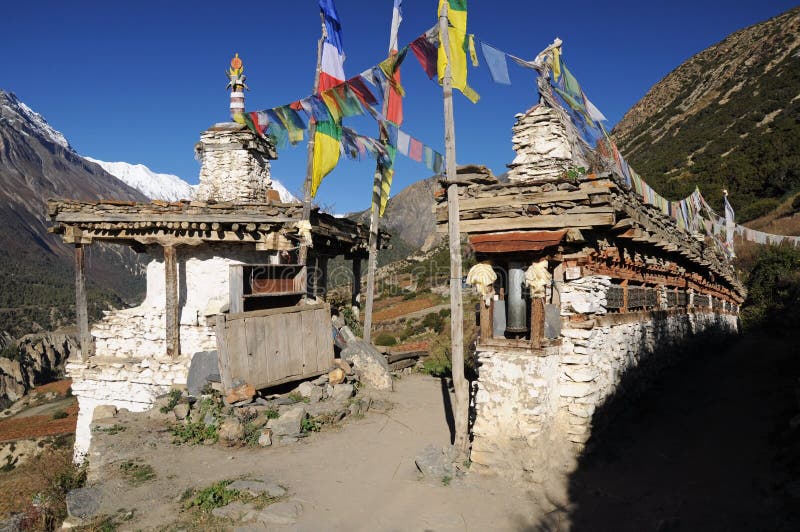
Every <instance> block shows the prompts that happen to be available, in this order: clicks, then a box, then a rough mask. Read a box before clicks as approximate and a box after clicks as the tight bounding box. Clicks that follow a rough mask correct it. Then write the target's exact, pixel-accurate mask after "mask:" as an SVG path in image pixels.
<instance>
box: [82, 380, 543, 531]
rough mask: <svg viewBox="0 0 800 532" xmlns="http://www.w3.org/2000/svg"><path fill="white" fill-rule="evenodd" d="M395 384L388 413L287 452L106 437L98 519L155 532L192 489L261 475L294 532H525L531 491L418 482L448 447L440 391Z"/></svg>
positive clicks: (534, 514) (143, 436) (156, 436)
mask: <svg viewBox="0 0 800 532" xmlns="http://www.w3.org/2000/svg"><path fill="white" fill-rule="evenodd" d="M395 384H396V391H395V392H394V393H392V394H390V395H388V397H389V399H390V400H391V401H392V402H393V403H395V404H396V406H395V407H394V408H393V409H391V410H389V411H388V412H386V413H379V412H372V411H370V412H368V413H367V415H366V416H365V417H364V418H362V419H354V420H351V421H348V422H346V423H345V424H344V425H343V426H342V427H341V428H338V429H331V430H326V431H323V432H321V433H316V434H312V435H311V436H310V437H309V438H307V439H305V440H301V441H300V442H298V443H295V444H290V445H285V446H276V447H272V448H265V449H260V448H235V449H233V448H221V447H218V446H214V447H205V446H196V447H176V446H174V445H173V444H171V443H170V436H169V434H167V433H163V432H161V433H159V432H155V431H142V430H141V429H139V428H137V427H134V426H129V427H128V429H126V430H125V431H123V432H119V433H117V434H115V435H113V436H112V435H105V434H104V435H102V436H101V437H102V438H105V439H106V441H107V442H111V445H109V446H108V447H106V449H107V450H106V451H103V453H105V456H103V457H102V458H99V459H100V460H102V461H103V462H106V464H105V465H104V466H103V467H102V471H101V477H102V478H104V479H105V480H104V481H103V483H102V489H103V491H104V497H103V503H102V506H101V509H100V513H104V514H113V513H115V512H116V511H117V510H118V509H120V508H125V509H127V510H131V509H135V516H136V517H135V519H133V520H132V522H131V523H130V524H129V528H130V529H131V530H136V529H151V528H155V527H159V526H163V525H167V524H169V523H172V522H173V521H175V520H176V518H178V517H179V513H178V512H179V507H180V504H179V502H178V499H179V498H180V496H181V495H182V494H183V492H184V491H185V490H186V489H187V488H190V487H191V488H202V487H206V486H208V485H210V484H212V483H214V482H216V481H219V480H224V479H232V478H237V477H240V476H242V475H251V476H262V475H263V476H267V477H269V478H270V479H271V480H274V481H275V482H278V483H279V484H281V485H283V486H285V487H286V488H288V490H289V495H290V498H291V499H292V500H296V501H299V502H300V503H301V504H302V505H303V513H302V515H301V517H300V519H299V521H298V523H297V525H296V527H293V528H292V527H290V529H296V530H370V531H373V530H387V531H390V530H520V529H524V528H527V527H529V526H532V525H533V524H534V523H535V522H536V521H537V520H538V519H539V518H540V517H541V515H542V512H541V510H539V505H538V504H537V503H536V500H535V497H534V495H533V493H532V492H528V491H527V490H526V488H524V487H513V486H510V485H508V483H506V482H504V481H502V480H499V479H496V478H487V477H482V476H480V475H478V474H470V475H467V477H466V478H465V479H463V480H454V481H453V482H452V483H450V485H447V486H445V485H443V484H442V483H441V482H440V481H434V482H432V483H426V482H425V481H421V480H419V479H418V475H417V471H416V467H415V465H414V457H415V456H416V455H417V454H419V453H420V451H422V450H423V449H424V447H425V446H426V445H428V444H431V443H433V444H436V445H439V446H441V445H445V444H447V443H449V441H450V431H449V428H448V425H447V422H446V418H445V411H444V406H443V405H444V401H443V395H442V386H441V382H440V381H439V380H438V379H434V378H432V377H429V376H424V375H419V374H417V375H411V376H407V377H404V378H403V379H401V380H399V381H397V382H396V383H395ZM121 422H124V418H122V420H121ZM103 447H105V445H103ZM109 453H113V456H112V455H109ZM131 458H135V459H138V460H141V461H142V462H144V463H147V464H149V465H151V466H152V467H153V469H154V470H155V472H156V475H157V478H156V479H155V480H153V481H150V482H147V483H145V484H143V485H141V486H138V487H131V486H130V485H128V484H127V483H126V482H125V481H124V480H123V479H122V478H120V476H119V465H118V464H119V462H120V461H122V460H129V459H131ZM89 459H90V460H92V459H93V458H92V457H90V458H89ZM127 526H128V524H124V525H123V529H125V527H127Z"/></svg>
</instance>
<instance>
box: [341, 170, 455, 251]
mask: <svg viewBox="0 0 800 532" xmlns="http://www.w3.org/2000/svg"><path fill="white" fill-rule="evenodd" d="M438 187H439V185H438V184H437V182H436V177H435V176H434V177H429V178H428V179H423V180H422V181H417V182H416V183H412V184H411V185H409V186H407V187H406V188H404V189H403V190H401V191H400V192H398V193H397V194H395V195H394V196H393V197H391V198H390V199H389V204H388V205H387V206H386V212H385V213H384V216H383V218H382V219H381V229H382V230H385V231H388V232H389V233H391V234H392V242H393V245H394V246H397V245H398V244H399V243H401V242H402V244H401V245H405V246H404V247H405V248H407V249H408V250H409V251H410V250H415V249H418V248H420V247H422V246H423V245H424V244H425V243H426V241H429V242H428V244H429V246H430V245H431V244H432V243H433V240H436V237H435V236H431V235H435V234H436V220H435V219H434V216H433V212H432V211H431V207H433V204H434V197H433V194H434V191H435V190H436V189H437V188H438ZM369 217H370V211H369V209H367V210H366V211H362V212H360V213H357V214H354V215H352V216H351V218H353V219H354V220H357V221H359V222H361V223H366V224H369ZM398 258H403V257H398Z"/></svg>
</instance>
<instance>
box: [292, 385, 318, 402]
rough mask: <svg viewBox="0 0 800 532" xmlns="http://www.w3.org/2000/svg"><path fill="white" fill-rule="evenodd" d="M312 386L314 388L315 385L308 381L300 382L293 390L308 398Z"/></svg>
mask: <svg viewBox="0 0 800 532" xmlns="http://www.w3.org/2000/svg"><path fill="white" fill-rule="evenodd" d="M314 388H316V386H314V385H313V384H311V383H310V382H308V381H305V382H301V383H300V386H298V387H297V389H296V390H295V391H296V392H297V393H299V394H300V396H301V397H304V398H306V399H308V398H309V397H310V396H311V390H313V389H314Z"/></svg>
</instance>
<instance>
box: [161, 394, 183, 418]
mask: <svg viewBox="0 0 800 532" xmlns="http://www.w3.org/2000/svg"><path fill="white" fill-rule="evenodd" d="M168 396H169V401H168V402H167V404H165V405H164V406H162V407H161V408H159V409H158V410H159V412H161V413H162V414H167V413H169V412H171V411H172V409H173V408H175V407H176V406H178V403H179V402H180V400H181V397H182V396H183V392H181V391H180V390H170V391H169V394H168Z"/></svg>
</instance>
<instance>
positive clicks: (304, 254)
mask: <svg viewBox="0 0 800 532" xmlns="http://www.w3.org/2000/svg"><path fill="white" fill-rule="evenodd" d="M319 18H320V20H321V23H322V35H320V38H319V41H317V69H316V71H315V72H314V91H313V94H316V93H317V91H318V90H319V73H320V71H321V70H322V44H323V42H324V41H325V37H326V36H327V34H328V32H327V30H326V29H325V16H324V15H323V14H322V12H320V14H319ZM316 131H317V123H316V121H314V120H313V119H312V120H309V121H308V160H307V162H306V180H305V183H304V184H303V221H306V222H308V221H310V220H311V176H312V174H313V172H314V134H315V133H316ZM307 260H308V244H307V243H306V241H305V239H303V240H301V241H300V251H299V253H298V254H297V262H298V263H299V264H303V265H304V264H306V262H307Z"/></svg>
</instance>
